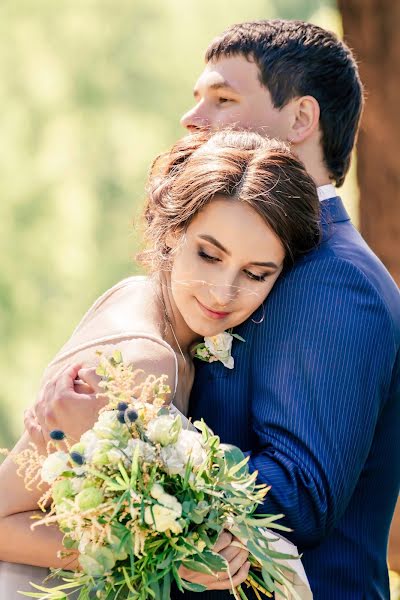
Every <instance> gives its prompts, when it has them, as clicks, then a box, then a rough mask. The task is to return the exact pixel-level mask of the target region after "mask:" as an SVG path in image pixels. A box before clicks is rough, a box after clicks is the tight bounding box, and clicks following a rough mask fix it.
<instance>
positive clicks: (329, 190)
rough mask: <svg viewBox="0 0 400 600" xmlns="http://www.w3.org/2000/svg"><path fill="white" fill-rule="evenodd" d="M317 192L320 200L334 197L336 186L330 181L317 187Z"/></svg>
mask: <svg viewBox="0 0 400 600" xmlns="http://www.w3.org/2000/svg"><path fill="white" fill-rule="evenodd" d="M317 193H318V198H319V201H320V202H321V201H322V200H328V199H329V198H336V196H337V192H336V188H335V186H334V185H332V184H331V183H328V184H327V185H320V186H319V187H317Z"/></svg>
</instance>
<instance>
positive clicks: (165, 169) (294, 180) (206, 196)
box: [137, 130, 320, 272]
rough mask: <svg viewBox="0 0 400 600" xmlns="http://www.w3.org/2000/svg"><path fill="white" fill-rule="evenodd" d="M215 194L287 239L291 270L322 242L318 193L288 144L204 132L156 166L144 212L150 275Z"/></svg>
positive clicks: (144, 257)
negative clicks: (250, 211) (241, 205)
mask: <svg viewBox="0 0 400 600" xmlns="http://www.w3.org/2000/svg"><path fill="white" fill-rule="evenodd" d="M215 196H222V197H225V198H226V199H230V200H232V202H245V203H246V204H249V205H250V206H251V207H253V209H254V210H255V211H256V212H257V213H258V214H259V215H260V216H261V217H262V218H263V219H264V220H265V222H266V223H267V224H268V225H269V227H270V228H271V229H272V230H273V231H274V233H275V234H276V235H277V236H278V237H279V239H280V240H281V243H282V245H283V247H284V249H285V261H284V266H285V267H287V266H290V265H291V264H292V263H293V262H294V260H296V258H297V257H299V256H300V255H302V254H304V253H306V252H308V251H309V250H311V249H312V248H315V246H316V245H317V244H318V242H319V238H320V228H319V200H318V195H317V189H316V186H315V184H314V182H313V180H312V179H311V177H310V176H309V175H308V173H307V172H306V170H305V168H304V166H303V164H302V163H301V162H300V161H299V160H298V159H297V158H296V157H295V156H294V155H293V154H292V152H291V151H290V148H289V146H288V145H287V144H285V143H284V142H281V141H278V140H275V139H267V138H264V137H262V136H260V135H259V134H257V133H251V132H248V131H234V130H224V131H218V132H207V131H200V132H198V133H193V134H189V135H187V136H185V137H184V138H182V139H181V140H179V141H178V142H176V143H175V144H174V145H173V146H172V148H171V149H170V150H169V151H168V152H165V153H163V154H161V155H160V156H158V157H157V158H156V159H155V161H154V162H153V165H152V168H151V171H150V176H149V180H148V185H147V203H146V208H145V212H144V217H145V227H146V231H145V236H146V240H147V250H144V251H143V252H141V253H140V254H139V255H138V257H137V258H138V260H139V261H140V262H141V263H142V264H144V265H146V266H147V267H148V268H149V270H150V271H151V272H155V271H157V270H161V269H166V268H169V267H170V264H171V258H173V254H172V252H171V248H170V247H169V246H168V243H167V239H168V238H169V237H170V234H171V233H173V234H175V235H176V234H178V235H183V234H184V233H185V231H186V229H187V228H188V226H189V224H190V222H191V221H192V220H193V219H194V217H195V216H196V215H197V214H198V213H199V212H200V211H201V210H202V209H203V208H204V207H205V206H206V205H207V204H208V203H209V202H212V200H213V198H214V197H215ZM228 210H229V209H228ZM238 233H240V223H238ZM238 240H239V242H240V238H238Z"/></svg>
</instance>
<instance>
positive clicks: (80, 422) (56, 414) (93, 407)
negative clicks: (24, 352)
mask: <svg viewBox="0 0 400 600" xmlns="http://www.w3.org/2000/svg"><path fill="white" fill-rule="evenodd" d="M93 373H94V372H93ZM93 373H92V370H90V369H81V365H78V364H75V365H72V366H68V367H64V368H63V369H62V370H61V371H60V372H59V373H57V374H56V375H55V376H54V377H53V378H52V379H50V380H49V381H48V382H47V383H46V385H45V386H44V387H43V388H42V389H41V390H40V392H39V395H38V399H37V401H36V404H35V406H34V411H33V412H34V415H33V414H32V411H26V413H25V427H26V428H27V430H28V431H29V432H30V435H31V437H33V438H35V437H36V438H37V439H39V437H40V434H41V435H42V436H43V438H44V440H45V441H48V439H49V433H50V431H52V430H53V429H61V430H62V431H63V432H64V433H65V434H66V436H67V437H68V438H69V439H70V440H71V441H77V440H79V438H80V436H81V435H82V433H84V432H85V431H87V430H88V429H90V428H91V427H93V425H94V423H95V421H96V419H97V415H98V413H99V410H100V408H102V407H103V406H105V405H106V404H107V399H106V398H101V397H96V392H97V391H98V390H99V388H98V385H97V384H98V379H99V378H98V376H96V375H95V374H93ZM89 374H90V375H89ZM78 377H79V379H77V378H78ZM84 378H85V379H86V381H85V380H84ZM33 441H34V439H33Z"/></svg>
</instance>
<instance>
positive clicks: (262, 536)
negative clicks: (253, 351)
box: [16, 352, 299, 600]
mask: <svg viewBox="0 0 400 600" xmlns="http://www.w3.org/2000/svg"><path fill="white" fill-rule="evenodd" d="M97 372H98V373H99V374H100V375H101V377H102V381H101V386H102V393H104V394H105V395H106V396H107V399H108V401H109V403H108V405H107V406H106V407H104V408H103V409H102V410H101V411H100V414H99V418H98V420H97V422H96V423H95V425H94V426H93V428H92V429H90V430H89V431H87V432H85V433H84V434H83V435H82V436H81V438H80V441H79V442H77V443H75V444H73V445H71V444H70V442H69V441H68V439H66V438H65V435H64V433H63V432H62V431H58V430H56V431H53V432H52V433H51V438H52V441H51V442H50V444H53V445H54V446H55V448H52V450H53V452H51V453H50V454H49V455H48V456H47V457H43V456H39V454H38V452H37V451H36V450H35V448H30V449H28V450H25V451H24V452H23V453H21V454H20V455H18V457H16V460H17V462H18V463H19V465H20V466H21V468H22V469H23V471H24V476H25V484H26V485H27V486H29V485H32V483H33V482H38V481H43V482H46V483H47V484H48V485H49V489H48V490H47V491H46V492H45V493H44V495H43V496H42V498H41V500H40V502H39V506H40V507H41V508H42V510H44V511H45V506H46V505H48V503H49V502H51V507H50V510H49V511H47V512H46V514H45V516H44V517H43V518H41V519H39V520H37V521H35V522H34V523H33V525H32V527H38V526H40V525H49V524H52V523H57V525H58V527H59V528H60V530H61V531H62V532H63V534H64V538H63V546H64V551H63V556H68V554H69V553H74V555H75V556H76V553H77V552H78V553H79V559H78V560H79V564H80V571H77V572H71V571H62V570H60V569H54V570H53V572H52V575H54V576H56V575H57V576H61V577H62V580H63V584H61V585H58V586H56V587H52V588H46V587H43V586H37V585H35V586H34V587H35V588H36V589H37V590H39V591H38V592H24V595H25V596H29V597H31V598H42V599H48V600H56V599H57V600H62V599H66V598H67V595H68V593H69V592H71V591H73V590H79V600H88V599H89V598H99V599H103V600H106V599H107V600H111V599H112V600H114V599H115V600H117V599H118V600H123V599H126V600H147V599H148V598H154V599H156V600H169V598H170V590H171V585H172V584H173V583H174V582H175V584H176V586H177V587H178V589H179V590H180V591H184V590H190V591H192V592H201V591H203V590H204V589H205V587H204V586H202V585H199V584H195V583H191V582H188V581H185V580H184V579H182V578H181V577H180V575H179V567H180V565H184V566H185V567H187V568H188V569H191V570H194V571H200V572H202V573H209V574H213V573H215V572H217V571H226V570H227V563H226V561H225V559H224V558H223V557H222V556H221V555H219V554H217V553H215V552H213V546H214V544H215V542H216V540H217V538H218V535H219V534H220V533H221V532H222V530H223V529H228V530H229V531H230V532H231V533H232V534H234V535H235V536H236V537H237V538H238V539H239V540H240V541H241V543H243V545H245V546H246V547H247V549H248V551H249V561H250V563H251V568H250V571H249V574H248V578H247V579H246V581H245V584H242V585H241V586H239V587H237V588H236V589H234V588H233V586H232V593H233V595H234V597H235V598H237V599H243V600H244V599H246V598H247V596H246V589H249V588H251V589H252V590H253V591H254V593H255V595H256V597H257V598H259V599H261V597H262V595H264V596H269V597H271V596H272V593H273V592H276V593H277V594H280V595H281V596H282V597H284V594H283V592H282V589H286V590H288V591H290V592H291V593H292V594H293V597H295V598H298V595H297V594H296V592H295V590H294V589H293V587H292V584H291V582H290V581H289V580H288V579H287V573H288V571H291V569H289V568H288V567H287V566H283V565H282V564H281V562H280V561H282V560H284V559H290V558H292V559H297V558H299V557H298V556H290V555H287V554H282V553H279V552H276V551H274V550H273V549H272V548H271V543H270V542H271V533H270V532H269V533H268V532H267V531H266V528H269V529H272V528H275V529H281V530H286V531H289V530H288V529H287V528H285V527H283V526H282V525H279V524H278V523H276V521H277V520H278V519H279V518H280V517H282V516H283V515H257V514H254V513H255V509H256V508H257V506H258V505H259V504H260V503H262V501H263V499H264V497H265V495H266V494H267V492H268V489H269V488H268V487H266V486H265V485H258V484H257V483H256V475H257V474H256V473H252V474H250V473H249V471H248V468H247V464H246V463H247V460H248V459H247V458H245V457H244V455H243V454H242V452H241V451H240V450H239V449H238V448H236V447H234V446H228V445H224V444H221V443H220V440H219V437H218V436H217V435H214V434H213V432H212V431H211V430H210V429H209V428H208V427H207V425H206V424H205V423H204V422H203V421H197V422H195V423H194V425H195V426H196V428H197V429H196V430H189V429H187V428H184V427H183V426H182V421H181V418H180V416H179V414H178V415H174V414H173V412H172V411H171V409H170V408H169V407H168V405H166V398H167V394H168V393H169V392H170V390H169V387H168V385H167V382H166V379H167V377H166V376H162V377H160V378H156V377H154V376H151V375H150V376H148V377H147V378H146V379H145V380H144V381H142V383H140V384H137V379H138V376H139V374H140V375H141V377H142V380H143V379H144V378H143V371H139V370H136V371H134V370H133V367H132V366H130V365H126V364H125V363H124V362H123V360H122V356H121V354H120V353H119V352H116V353H115V354H114V356H113V357H112V358H111V359H105V358H102V359H101V361H100V366H99V367H98V370H97ZM193 429H194V428H193ZM54 450H56V451H54ZM52 575H51V576H50V577H52ZM32 585H33V584H32Z"/></svg>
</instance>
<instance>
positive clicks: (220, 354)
mask: <svg viewBox="0 0 400 600" xmlns="http://www.w3.org/2000/svg"><path fill="white" fill-rule="evenodd" d="M232 340H233V337H232V335H231V334H230V333H228V332H227V331H224V332H223V333H219V334H218V335H213V336H211V337H205V338H204V344H205V347H206V348H207V350H208V351H209V353H210V354H211V355H212V356H214V357H215V358H216V359H217V360H220V361H221V362H222V364H223V365H224V366H225V367H227V368H228V369H233V367H234V360H233V356H231V350H232Z"/></svg>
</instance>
